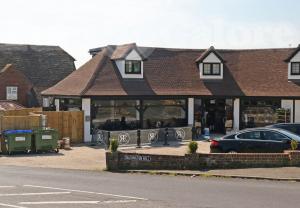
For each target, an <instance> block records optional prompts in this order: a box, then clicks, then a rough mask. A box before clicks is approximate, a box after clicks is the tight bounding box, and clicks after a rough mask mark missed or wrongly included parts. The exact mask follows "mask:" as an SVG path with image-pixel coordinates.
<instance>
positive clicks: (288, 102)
mask: <svg viewBox="0 0 300 208" xmlns="http://www.w3.org/2000/svg"><path fill="white" fill-rule="evenodd" d="M281 107H282V108H284V109H290V112H291V123H293V116H294V109H293V100H281Z"/></svg>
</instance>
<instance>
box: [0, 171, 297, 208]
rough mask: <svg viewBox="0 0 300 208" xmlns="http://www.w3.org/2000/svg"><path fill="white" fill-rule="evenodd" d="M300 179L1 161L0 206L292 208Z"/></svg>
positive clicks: (25, 207) (17, 207) (44, 207)
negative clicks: (129, 171) (146, 172)
mask: <svg viewBox="0 0 300 208" xmlns="http://www.w3.org/2000/svg"><path fill="white" fill-rule="evenodd" d="M299 195H300V183H296V182H276V181H259V180H243V179H221V178H195V177H194V178H191V177H182V176H156V175H142V174H121V173H109V172H96V171H94V172H93V171H77V170H61V169H43V168H27V167H15V166H0V208H2V207H13V208H37V207H39V208H56V207H66V208H69V207H81V208H85V207H86V208H94V207H109V208H121V207H122V208H123V207H129V208H140V207H145V208H150V207H151V208H152V207H158V208H166V207H176V208H187V207H191V208H194V207H195V208H196V207H197V208H235V207H239V208H241V207H244V208H250V207H251V208H255V207H257V208H262V207H272V208H282V207H285V208H289V207H291V208H294V207H299V204H300V197H299Z"/></svg>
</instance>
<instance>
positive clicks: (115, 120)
mask: <svg viewBox="0 0 300 208" xmlns="http://www.w3.org/2000/svg"><path fill="white" fill-rule="evenodd" d="M138 104H139V101H138V100H95V101H93V102H92V109H91V112H92V127H94V128H98V129H103V130H108V131H114V130H115V131H116V130H131V129H137V128H139V112H138V110H137V107H138Z"/></svg>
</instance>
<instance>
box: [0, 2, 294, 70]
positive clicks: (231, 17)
mask: <svg viewBox="0 0 300 208" xmlns="http://www.w3.org/2000/svg"><path fill="white" fill-rule="evenodd" d="M0 7H1V12H0V42H1V43H17V44H37V45H59V46H60V47H62V48H63V49H64V50H66V51H67V52H68V53H69V54H71V55H72V56H73V57H74V58H75V59H76V60H77V61H76V66H77V67H79V66H80V65H82V64H84V63H85V62H86V61H87V60H88V59H90V55H89V54H88V50H89V49H90V48H96V47H100V46H106V45H112V44H125V43H132V42H135V43H137V45H140V46H158V47H170V48H208V47H209V46H212V45H213V46H214V47H215V48H217V49H218V48H228V49H229V48H231V49H236V48H237V49H238V48H287V47H296V46H298V44H300V21H299V13H300V12H299V8H300V1H299V0H205V1H204V0H84V1H83V0H0Z"/></svg>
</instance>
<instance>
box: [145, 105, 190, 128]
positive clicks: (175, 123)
mask: <svg viewBox="0 0 300 208" xmlns="http://www.w3.org/2000/svg"><path fill="white" fill-rule="evenodd" d="M143 102H144V103H143V108H144V109H145V110H144V114H143V126H144V128H158V127H161V128H165V127H180V126H186V125H187V113H186V100H185V99H176V100H144V101H143Z"/></svg>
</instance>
